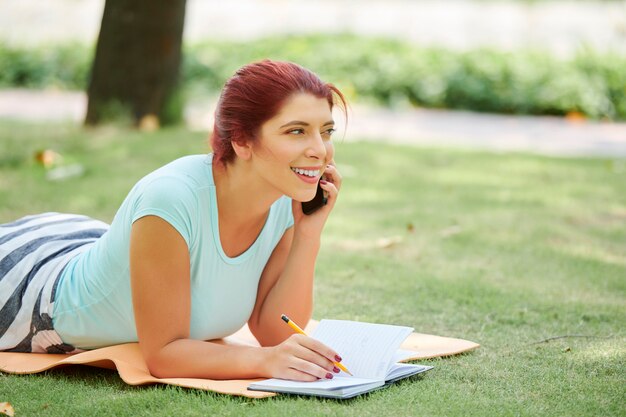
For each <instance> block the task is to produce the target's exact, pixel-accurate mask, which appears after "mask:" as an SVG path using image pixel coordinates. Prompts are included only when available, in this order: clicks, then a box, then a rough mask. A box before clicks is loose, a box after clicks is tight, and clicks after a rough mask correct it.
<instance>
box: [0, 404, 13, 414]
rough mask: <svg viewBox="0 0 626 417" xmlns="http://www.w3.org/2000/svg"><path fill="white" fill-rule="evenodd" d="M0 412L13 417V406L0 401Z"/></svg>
mask: <svg viewBox="0 0 626 417" xmlns="http://www.w3.org/2000/svg"><path fill="white" fill-rule="evenodd" d="M0 414H5V415H7V416H9V417H13V416H14V415H15V411H13V406H11V404H10V403H0Z"/></svg>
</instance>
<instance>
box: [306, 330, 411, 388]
mask: <svg viewBox="0 0 626 417" xmlns="http://www.w3.org/2000/svg"><path fill="white" fill-rule="evenodd" d="M412 331H413V329H412V328H410V327H403V326H392V325H388V324H372V323H361V322H356V321H346V320H322V321H320V323H319V325H318V326H317V328H316V329H315V331H314V332H313V334H312V335H311V336H312V337H314V338H315V339H317V340H319V341H320V342H322V343H324V344H325V345H327V346H330V347H331V348H333V349H334V350H335V351H336V352H338V353H339V354H340V355H341V357H342V358H343V361H342V362H341V363H342V364H343V365H345V367H346V368H348V370H349V371H350V372H352V374H353V375H354V376H355V377H359V378H367V379H377V380H384V379H385V376H386V375H387V371H388V370H389V367H390V366H391V365H392V364H393V363H394V361H393V358H394V356H395V354H396V351H397V350H398V348H399V347H400V344H401V343H402V342H403V341H404V339H406V338H407V336H408V335H409V334H411V332H412ZM341 375H344V374H343V373H342V374H341Z"/></svg>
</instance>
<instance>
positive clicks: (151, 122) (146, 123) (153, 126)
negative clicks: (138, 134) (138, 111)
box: [139, 114, 160, 132]
mask: <svg viewBox="0 0 626 417" xmlns="http://www.w3.org/2000/svg"><path fill="white" fill-rule="evenodd" d="M159 127H160V122H159V118H158V117H157V115H156V114H146V115H145V116H143V117H142V118H141V120H139V130H141V131H142V132H154V131H156V130H159Z"/></svg>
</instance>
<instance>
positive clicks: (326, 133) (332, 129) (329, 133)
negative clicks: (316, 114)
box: [323, 128, 336, 136]
mask: <svg viewBox="0 0 626 417" xmlns="http://www.w3.org/2000/svg"><path fill="white" fill-rule="evenodd" d="M335 130H336V129H334V128H330V129H328V130H327V131H325V132H324V133H323V134H325V135H328V136H330V135H332V134H333V133H335Z"/></svg>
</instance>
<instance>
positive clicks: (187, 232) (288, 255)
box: [0, 60, 345, 381]
mask: <svg viewBox="0 0 626 417" xmlns="http://www.w3.org/2000/svg"><path fill="white" fill-rule="evenodd" d="M337 103H340V104H342V105H343V108H344V109H345V100H344V98H343V95H342V94H341V92H340V91H339V90H338V89H337V88H335V87H334V86H333V85H331V84H326V83H323V82H322V81H321V80H320V79H319V78H318V77H317V76H316V75H315V74H313V73H312V72H310V71H308V70H306V69H304V68H302V67H300V66H298V65H296V64H293V63H287V62H274V61H269V60H265V61H262V62H258V63H253V64H250V65H247V66H244V67H243V68H241V69H239V70H238V71H237V72H236V74H235V75H234V76H233V77H232V78H231V79H230V80H228V81H227V83H226V85H225V87H224V89H223V91H222V94H221V96H220V100H219V102H218V106H217V109H216V112H215V126H214V129H213V134H212V137H211V141H212V147H213V152H214V153H213V154H209V155H208V156H207V155H192V156H187V157H183V158H180V159H178V160H176V161H174V162H172V163H170V164H168V165H166V166H164V167H162V168H160V169H158V170H156V171H155V172H153V173H151V174H149V175H148V176H146V177H144V178H143V179H142V180H140V181H139V182H138V183H137V184H136V185H135V186H134V187H133V189H132V190H131V191H130V193H129V195H128V196H127V197H126V199H125V200H124V202H123V204H122V206H121V207H120V209H119V210H118V212H117V214H116V216H115V218H114V220H113V222H112V224H111V226H110V228H109V226H108V225H106V224H104V223H101V222H98V221H95V220H92V219H89V218H86V217H83V216H76V215H61V214H58V213H46V214H44V215H37V216H29V217H25V218H23V219H20V220H18V221H17V222H14V223H11V224H6V225H2V226H0V294H1V295H0V308H1V310H0V313H1V314H0V350H11V351H39V352H59V351H61V352H71V351H74V350H75V349H93V348H97V347H101V346H107V345H112V344H118V343H125V342H132V341H139V345H140V348H141V351H142V353H143V356H144V358H145V361H146V363H147V365H148V368H149V369H150V372H151V373H152V374H153V375H155V376H157V377H163V378H164V377H197V378H212V379H231V378H250V377H277V378H285V379H293V380H301V381H313V380H316V379H319V378H332V376H333V373H338V372H339V369H337V368H336V367H335V366H334V364H333V361H340V360H341V358H340V357H339V356H338V354H337V352H335V351H333V350H332V349H330V348H329V347H327V346H324V345H323V344H321V343H319V342H317V341H316V340H314V339H311V338H308V337H306V336H302V335H296V334H292V333H293V332H292V331H291V329H290V328H289V327H288V326H286V325H285V324H284V323H283V322H282V321H281V320H280V315H281V313H285V314H288V315H289V316H290V317H291V318H292V319H293V320H294V321H295V322H299V323H307V322H308V321H309V319H310V317H311V312H312V291H313V276H314V267H315V260H316V257H317V254H318V250H319V246H320V234H321V232H322V229H323V227H324V224H325V222H326V219H327V218H328V215H329V214H330V212H331V210H332V209H333V207H334V205H335V201H336V199H337V194H338V191H339V189H340V187H341V176H340V174H339V172H338V171H337V168H336V167H335V166H334V164H333V155H334V148H333V144H332V140H331V135H332V133H333V131H334V122H333V118H332V109H333V106H334V105H335V104H337ZM322 175H323V177H322ZM318 181H319V183H320V186H321V188H322V189H323V190H324V192H325V194H326V197H327V204H326V205H325V206H323V207H322V208H320V209H318V210H317V211H315V212H314V213H312V214H310V215H304V214H303V212H302V207H301V202H304V201H309V200H311V199H312V198H313V197H314V195H315V193H316V189H317V183H318ZM246 322H247V323H248V326H249V328H250V330H251V331H252V333H253V334H254V336H255V337H256V338H257V339H258V341H259V342H260V343H261V346H262V347H260V348H258V347H237V346H224V345H220V344H216V343H212V342H207V341H206V340H210V339H217V338H221V337H224V336H227V335H229V334H232V333H234V332H235V331H236V330H238V329H239V328H240V327H241V326H242V325H243V324H245V323H246Z"/></svg>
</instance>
